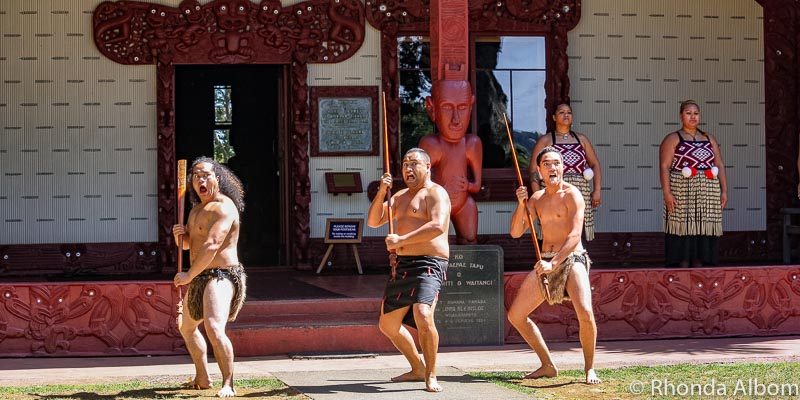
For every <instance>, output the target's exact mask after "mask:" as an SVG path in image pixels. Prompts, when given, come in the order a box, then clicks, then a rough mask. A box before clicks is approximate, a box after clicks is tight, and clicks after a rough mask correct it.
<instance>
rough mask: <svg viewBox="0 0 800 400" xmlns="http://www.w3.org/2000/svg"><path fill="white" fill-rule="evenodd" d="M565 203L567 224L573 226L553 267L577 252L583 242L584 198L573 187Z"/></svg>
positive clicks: (567, 194)
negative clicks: (576, 248) (576, 249)
mask: <svg viewBox="0 0 800 400" xmlns="http://www.w3.org/2000/svg"><path fill="white" fill-rule="evenodd" d="M564 203H565V205H566V206H567V215H566V218H565V219H566V223H569V224H570V225H571V226H570V230H569V234H568V235H567V238H566V240H565V241H564V244H563V245H562V246H561V249H559V250H558V253H556V255H555V257H553V259H552V260H551V263H552V264H553V267H555V266H556V265H558V264H561V263H562V262H564V260H566V259H567V257H569V255H570V254H571V253H572V252H573V251H575V247H577V246H578V244H579V243H580V242H581V233H582V232H583V213H584V211H585V208H586V204H585V203H584V200H583V196H582V195H581V194H580V192H578V190H577V189H575V188H574V187H571V188H569V189H568V190H567V192H566V194H565V196H564Z"/></svg>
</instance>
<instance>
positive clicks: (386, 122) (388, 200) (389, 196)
mask: <svg viewBox="0 0 800 400" xmlns="http://www.w3.org/2000/svg"><path fill="white" fill-rule="evenodd" d="M381 95H382V99H383V169H384V172H386V173H387V174H389V175H391V174H392V173H391V170H390V168H391V166H390V165H389V120H388V117H387V116H386V92H383V93H381ZM386 209H387V211H388V213H389V234H390V235H391V234H394V212H393V211H392V188H391V187H389V188H386ZM389 265H390V266H391V267H392V279H394V277H395V275H396V273H397V252H396V251H394V250H392V251H390V252H389Z"/></svg>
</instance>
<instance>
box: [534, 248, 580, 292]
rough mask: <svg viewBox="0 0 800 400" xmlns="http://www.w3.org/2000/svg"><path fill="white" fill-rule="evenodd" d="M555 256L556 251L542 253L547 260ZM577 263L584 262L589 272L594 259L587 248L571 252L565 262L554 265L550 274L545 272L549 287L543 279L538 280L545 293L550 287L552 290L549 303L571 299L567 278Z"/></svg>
mask: <svg viewBox="0 0 800 400" xmlns="http://www.w3.org/2000/svg"><path fill="white" fill-rule="evenodd" d="M555 256H556V253H542V259H543V260H547V261H549V260H551V259H553V257H555ZM575 263H580V264H583V266H584V267H586V272H589V268H591V264H592V260H590V259H589V253H587V252H586V250H576V251H574V252H573V253H572V254H570V255H569V257H567V259H566V260H564V262H562V263H561V264H558V265H556V266H553V270H552V271H551V272H550V273H549V274H545V276H547V286H548V287H547V288H545V286H544V283H543V282H542V280H541V279H537V280H536V282H538V283H539V289H541V291H542V293H543V294H544V293H547V290H548V289H549V290H550V296H549V298H547V303H548V304H550V305H554V304H561V303H562V302H563V301H564V300H569V294H567V278H569V273H570V272H571V271H572V267H573V266H574V265H575Z"/></svg>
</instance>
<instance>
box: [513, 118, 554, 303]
mask: <svg viewBox="0 0 800 400" xmlns="http://www.w3.org/2000/svg"><path fill="white" fill-rule="evenodd" d="M503 122H504V123H505V124H506V134H507V135H508V144H509V145H511V156H512V157H513V159H514V170H516V171H517V180H518V181H519V186H524V185H525V182H523V181H522V172H520V170H519V162H518V161H517V149H516V148H515V147H514V138H513V137H511V129H510V128H509V127H508V119H507V118H506V113H503ZM525 215H527V216H528V226H530V227H531V239H532V240H533V248H534V249H535V250H536V261H537V262H538V261H539V260H541V259H542V252H541V250H539V239H538V238H537V237H536V229H534V227H533V216H532V215H531V210H529V209H528V205H527V204H525ZM540 278H541V280H542V283H543V284H544V296H545V298H546V299H547V300H548V301H549V300H550V282H549V281H548V280H547V276H545V275H544V274H542V275H541V276H540Z"/></svg>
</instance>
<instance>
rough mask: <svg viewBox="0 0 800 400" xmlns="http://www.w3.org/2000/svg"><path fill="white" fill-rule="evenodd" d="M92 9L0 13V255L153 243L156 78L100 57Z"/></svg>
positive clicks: (17, 3)
mask: <svg viewBox="0 0 800 400" xmlns="http://www.w3.org/2000/svg"><path fill="white" fill-rule="evenodd" d="M174 3H175V4H177V3H178V2H174ZM97 4H99V2H98V1H94V0H86V1H70V2H53V1H22V0H4V1H2V2H0V85H1V87H2V89H1V90H0V116H2V121H0V129H1V130H0V244H16V243H77V242H130V241H155V240H157V205H156V203H157V201H156V200H157V195H156V154H155V148H156V128H155V126H156V117H155V115H156V112H155V98H156V94H155V87H156V84H155V67H154V66H123V65H119V64H116V63H114V62H112V61H110V60H108V59H106V58H105V57H103V56H102V55H101V54H100V53H99V52H98V51H97V49H96V48H95V46H94V43H93V41H92V31H91V26H92V25H91V17H92V10H93V9H94V8H95V6H96V5H97Z"/></svg>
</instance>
